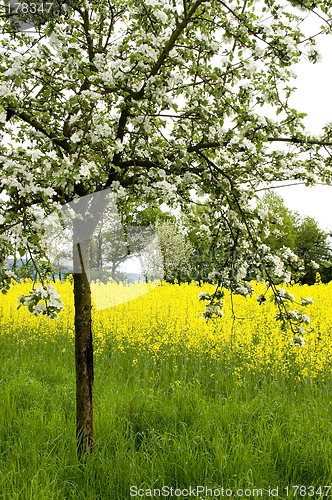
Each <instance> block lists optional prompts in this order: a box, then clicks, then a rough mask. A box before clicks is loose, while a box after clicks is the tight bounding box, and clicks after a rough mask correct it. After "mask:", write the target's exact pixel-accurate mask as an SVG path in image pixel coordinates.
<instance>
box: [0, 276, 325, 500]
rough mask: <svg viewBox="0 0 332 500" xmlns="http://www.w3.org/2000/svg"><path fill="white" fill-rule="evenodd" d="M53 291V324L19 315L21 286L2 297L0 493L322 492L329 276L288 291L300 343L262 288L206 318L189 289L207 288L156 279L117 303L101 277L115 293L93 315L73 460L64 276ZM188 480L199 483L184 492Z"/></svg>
mask: <svg viewBox="0 0 332 500" xmlns="http://www.w3.org/2000/svg"><path fill="white" fill-rule="evenodd" d="M55 286H56V288H57V290H58V291H59V293H60V294H61V297H62V299H63V300H64V303H65V306H66V308H65V310H63V311H62V312H61V313H60V314H59V319H58V320H49V319H47V318H45V317H42V316H39V317H35V316H33V315H32V314H31V313H29V312H28V310H27V309H26V308H23V307H22V308H20V309H19V310H17V301H18V296H19V295H20V294H22V293H28V291H29V290H31V287H32V285H31V283H29V282H25V283H22V284H13V286H12V287H11V289H10V290H9V292H8V294H7V295H6V296H0V330H1V334H0V343H1V345H0V359H1V374H0V383H1V390H0V464H1V467H0V498H1V499H6V500H30V499H31V500H35V499H38V500H39V499H40V500H43V499H45V500H46V499H59V500H66V499H68V500H69V499H91V500H93V499H111V500H120V499H130V498H142V497H143V498H146V497H150V498H151V497H152V498H167V497H168V498H172V497H173V498H195V497H196V498H201V499H203V498H204V499H205V498H206V499H208V498H209V499H211V498H222V497H227V498H234V499H235V498H240V493H237V492H240V491H243V493H242V496H243V497H246V498H256V497H259V498H271V497H274V498H280V499H286V498H303V497H306V498H309V497H314V498H315V499H319V498H332V493H331V490H329V489H328V488H327V486H329V485H331V480H332V466H331V464H332V453H331V450H332V432H331V431H332V427H331V422H332V417H331V415H332V411H331V410H332V408H331V404H332V400H331V381H332V376H331V366H332V307H331V299H332V283H330V284H327V285H324V284H321V283H318V284H316V285H314V286H310V287H309V286H300V285H293V286H291V287H289V289H288V291H290V292H291V293H293V294H294V295H295V297H296V299H300V298H301V297H312V299H313V301H314V303H313V305H310V306H308V307H307V308H306V311H307V314H308V315H309V316H310V318H311V323H312V325H313V326H314V327H315V330H314V331H313V332H311V333H310V334H306V335H304V337H305V341H306V343H305V345H304V346H298V345H293V343H292V341H291V338H292V333H291V332H289V331H288V332H287V331H281V329H280V324H279V323H278V322H276V321H275V320H274V315H275V314H276V310H275V306H274V304H273V302H272V301H270V300H269V299H268V300H267V301H266V302H264V303H263V304H261V305H260V304H259V303H258V302H257V300H256V298H257V294H259V293H261V292H262V291H263V288H264V287H263V285H259V284H255V294H254V296H253V297H252V298H249V299H248V298H247V299H245V298H243V297H234V298H233V300H231V297H230V296H229V295H227V294H226V297H225V316H224V317H223V318H221V319H213V320H210V321H206V320H204V319H202V317H201V315H202V312H203V311H204V308H205V304H204V303H203V302H201V301H199V300H198V293H200V292H202V291H205V292H210V291H211V289H212V288H211V285H208V284H204V285H202V286H199V284H198V283H191V284H181V285H179V284H166V283H164V284H162V285H160V286H157V287H155V288H154V289H152V290H151V291H150V292H149V293H146V294H144V295H141V296H138V297H137V298H133V299H132V300H130V301H128V302H126V300H127V299H126V297H128V293H129V290H128V287H126V286H124V285H121V284H120V285H114V284H108V285H107V286H106V287H109V288H112V287H113V292H112V293H114V296H115V297H118V299H117V305H114V306H113V307H111V308H107V309H101V310H97V309H96V308H95V309H94V310H93V335H94V349H95V384H94V433H95V452H94V454H93V455H92V456H91V457H89V459H88V460H87V463H86V464H85V465H81V464H79V463H78V462H77V459H76V448H75V373H74V331H73V326H74V316H73V314H74V309H73V293H72V283H71V281H70V280H67V282H64V283H61V282H59V281H58V282H56V284H55ZM139 286H141V285H139V284H138V285H136V289H137V287H139ZM98 294H99V297H100V300H102V298H104V297H105V296H106V288H105V285H102V284H97V285H95V290H94V296H95V297H98ZM137 295H139V294H137ZM232 310H234V312H235V315H236V318H234V316H233V315H232ZM199 485H202V486H205V487H208V488H210V490H208V491H207V492H206V491H204V493H198V492H197V491H194V492H195V494H196V495H193V494H192V495H191V496H188V495H186V494H183V493H185V492H183V490H185V489H189V487H190V486H191V487H192V488H193V489H195V488H196V487H197V486H199ZM163 486H164V487H166V486H167V487H168V489H167V490H164V495H163V496H162V495H160V496H158V495H155V496H154V497H153V496H152V495H149V491H150V490H153V489H154V488H155V489H157V490H158V489H160V490H161V488H162V487H163ZM293 486H302V490H301V489H300V488H299V489H296V488H293ZM131 487H132V489H130V488H131ZM287 487H288V489H287ZM138 488H140V489H141V491H140V493H141V495H138V494H137V495H136V496H135V493H136V492H138ZM171 488H174V490H173V491H172V490H171ZM222 488H223V489H222ZM276 488H278V491H276ZM211 489H212V491H211ZM213 489H214V490H215V495H214V494H213ZM254 489H256V490H257V491H256V492H255V491H254ZM259 489H261V491H262V495H260V492H259ZM271 489H274V493H276V494H274V495H273V494H271ZM199 491H201V490H199ZM245 491H246V494H245V493H244V492H245ZM250 491H251V494H250ZM269 491H270V493H269ZM210 492H211V493H210ZM160 493H162V491H160ZM167 493H168V494H167ZM171 493H173V496H171Z"/></svg>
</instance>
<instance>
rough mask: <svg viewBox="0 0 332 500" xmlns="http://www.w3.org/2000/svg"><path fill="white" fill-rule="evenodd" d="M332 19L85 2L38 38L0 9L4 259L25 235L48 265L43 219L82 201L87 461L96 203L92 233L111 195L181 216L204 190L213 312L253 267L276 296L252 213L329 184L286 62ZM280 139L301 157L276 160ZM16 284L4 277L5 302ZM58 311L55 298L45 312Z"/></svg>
mask: <svg viewBox="0 0 332 500" xmlns="http://www.w3.org/2000/svg"><path fill="white" fill-rule="evenodd" d="M297 7H299V9H298V8H297ZM329 7H330V6H329V1H328V0H318V1H311V0H308V1H307V2H305V4H303V2H298V1H297V0H292V2H287V3H286V5H285V6H280V5H279V4H278V3H277V2H275V1H274V0H266V1H263V2H262V4H259V5H257V8H256V7H254V6H253V4H252V2H251V1H247V0H243V1H239V2H234V3H233V2H232V3H229V2H223V1H220V0H192V1H185V2H182V1H177V0H175V1H174V2H173V1H172V2H171V1H168V0H164V1H160V0H153V1H151V0H149V1H148V0H142V1H140V2H137V1H134V0H130V1H128V2H123V0H114V1H113V2H112V3H110V2H108V1H106V0H105V1H104V0H99V1H97V2H90V1H89V0H84V1H83V0H78V1H77V2H75V3H73V4H72V11H70V12H68V13H63V14H61V15H59V17H57V18H54V19H53V20H52V19H51V20H49V19H48V22H47V23H46V24H43V20H41V21H40V22H38V23H37V22H36V33H14V32H13V27H12V24H11V22H10V20H9V19H8V18H7V17H6V15H7V11H6V8H5V7H4V6H2V7H1V8H2V9H3V12H2V15H1V17H0V23H1V24H0V29H1V40H0V45H1V61H0V106H1V108H0V124H1V129H2V133H3V134H4V138H5V141H4V142H3V143H2V144H1V150H0V162H1V170H0V186H1V193H0V194H1V195H3V194H5V195H6V196H7V198H4V197H3V199H4V202H3V204H2V206H1V207H0V234H1V240H0V246H1V253H3V255H4V256H5V257H6V256H8V255H10V254H11V253H12V252H13V245H12V236H13V235H14V234H17V235H19V242H20V243H19V245H20V248H22V250H23V251H24V252H25V251H26V250H28V252H29V254H30V255H33V256H36V257H40V260H41V259H42V258H43V257H45V254H47V248H46V244H45V238H44V228H43V223H42V220H41V217H40V213H41V211H42V212H43V213H44V214H45V215H47V214H49V213H51V212H52V211H54V210H55V209H56V210H58V211H59V210H60V206H61V205H65V204H68V203H72V202H73V201H75V209H74V210H73V212H74V213H73V242H74V245H73V259H74V298H75V357H76V364H75V365H76V388H77V390H76V395H77V397H76V399H77V438H78V453H79V456H82V455H84V453H85V452H86V451H89V450H92V447H93V433H92V385H93V362H92V360H93V348H92V329H91V291H90V286H89V279H90V269H89V251H90V250H89V243H90V240H91V237H92V235H93V231H94V229H95V227H96V225H97V224H98V218H99V219H100V217H101V216H102V214H103V210H104V208H105V206H104V205H103V203H100V204H99V205H98V210H97V211H95V213H94V216H93V217H92V218H91V220H90V226H89V231H87V228H86V220H85V219H86V214H87V211H88V210H90V208H91V205H92V204H93V203H94V202H95V201H93V198H91V195H93V194H94V193H96V194H97V193H99V192H101V191H102V190H106V189H108V188H112V191H113V192H114V193H116V195H117V197H118V199H119V200H121V199H127V198H128V197H131V198H135V199H137V200H140V201H141V202H144V203H146V204H150V203H152V202H153V203H156V201H158V200H159V202H160V203H162V202H166V203H167V204H168V205H169V206H172V205H173V204H175V203H176V202H178V203H180V204H182V205H183V206H185V205H186V203H187V200H188V199H190V193H191V192H192V190H194V191H196V193H197V194H198V196H204V197H205V199H204V203H205V205H206V207H207V214H208V220H207V224H206V227H207V228H208V231H206V229H205V228H203V229H202V228H201V229H200V230H199V231H198V233H197V236H198V237H200V236H201V235H203V234H207V235H208V238H209V240H210V243H211V246H214V247H215V248H216V251H217V252H219V251H220V252H222V255H224V257H222V258H221V259H220V260H218V262H216V264H215V269H214V270H213V273H210V279H211V280H212V281H213V282H215V284H216V285H217V290H216V295H214V296H213V297H211V301H212V303H213V300H214V299H215V298H216V297H217V295H218V294H219V290H220V289H222V288H228V289H229V290H231V291H232V292H235V293H241V294H243V295H248V294H251V293H252V288H251V287H250V285H249V284H248V283H246V282H245V281H244V280H243V278H244V277H245V276H246V272H247V269H248V267H249V266H250V265H252V261H254V262H255V263H257V277H258V278H259V279H267V280H268V281H269V283H270V286H271V287H272V289H273V291H274V293H275V294H277V293H278V291H277V288H276V287H275V284H276V283H279V282H282V281H283V280H286V281H287V280H289V273H288V272H287V271H286V270H285V269H284V267H283V262H282V260H281V258H280V257H278V256H275V255H273V253H271V252H270V251H269V249H268V248H267V246H266V245H265V244H263V242H262V240H261V238H260V236H259V234H260V232H259V231H258V227H259V225H260V224H261V221H260V219H259V217H257V214H256V213H255V211H254V210H253V208H252V203H251V202H252V199H253V198H255V196H256V189H258V186H259V185H260V183H261V182H272V181H285V180H289V179H294V178H296V179H302V180H303V181H304V182H306V183H308V184H311V183H314V182H315V181H316V180H318V179H319V180H320V181H321V182H330V181H331V171H330V164H331V157H330V156H328V157H325V156H324V155H322V154H321V149H322V148H323V147H325V148H327V147H329V146H330V145H331V142H330V136H331V130H330V128H329V127H326V128H325V131H324V133H323V134H322V136H320V137H319V138H316V137H311V136H309V135H307V134H305V133H304V131H303V125H302V122H301V120H302V117H303V116H304V115H303V113H298V112H297V111H296V110H294V109H292V108H290V107H289V105H288V100H289V96H290V94H291V90H292V89H291V86H290V79H291V77H292V73H291V71H290V66H292V65H293V64H295V63H297V62H298V61H299V60H300V58H301V57H302V56H303V55H306V56H307V57H308V58H309V60H311V61H313V62H315V61H316V60H317V52H316V51H315V47H314V45H313V44H314V42H313V40H314V38H313V37H311V36H308V35H307V34H303V33H301V31H300V27H301V20H302V19H303V18H304V17H305V16H306V15H307V14H308V12H312V13H314V14H317V15H318V16H320V18H322V17H323V18H325V20H326V23H325V25H324V27H323V28H322V31H325V32H329V31H330V23H329V19H330V12H329ZM259 108H261V109H259ZM265 111H266V113H265ZM273 111H275V114H274V115H273ZM264 113H265V115H264ZM271 116H274V118H271ZM8 137H10V141H7V140H6V139H7V138H8ZM275 142H282V143H284V144H287V143H289V144H291V145H292V146H293V147H292V149H288V150H287V149H286V150H285V151H280V150H279V149H275V148H274V147H273V144H274V143H275ZM294 146H297V148H294ZM308 151H310V155H308V154H306V153H307V152H308ZM324 151H325V150H324ZM331 156H332V155H331ZM322 162H323V163H322ZM97 199H98V196H97ZM35 207H38V210H39V211H38V213H37V212H36V208H35ZM92 222H94V224H92ZM93 225H94V226H95V227H93ZM221 234H222V238H220V235H221ZM83 236H84V239H83ZM239 248H240V249H241V252H240V253H239V252H237V249H239ZM258 256H259V258H258ZM5 257H2V261H4V260H5ZM256 261H257V262H256ZM267 269H268V272H267ZM50 272H51V269H46V268H43V269H42V270H39V271H38V273H39V274H38V275H39V277H40V279H43V277H44V276H46V275H47V274H48V273H50ZM274 276H275V277H276V281H275V280H274ZM10 278H11V276H10V274H8V272H7V271H6V270H4V269H2V271H1V283H2V289H3V290H4V291H5V290H6V288H7V287H8V285H9V283H10ZM49 293H51V292H49ZM220 293H221V292H220ZM38 298H39V299H40V300H42V299H43V296H42V295H40V296H39V297H38V294H37V293H36V291H35V292H34V295H33V297H32V298H31V300H30V299H26V301H25V303H26V304H29V306H30V308H33V307H37V302H38ZM279 298H280V297H279ZM31 301H32V302H31ZM21 303H24V298H23V299H22V300H21ZM34 304H35V306H34ZM50 304H51V305H50ZM278 305H279V307H280V314H279V317H280V319H282V320H284V319H285V318H289V315H288V313H287V308H286V306H285V304H284V302H283V300H281V299H280V300H279V302H278ZM60 308H61V304H60V303H59V302H58V298H57V297H55V296H52V300H51V301H50V303H48V304H47V306H45V308H44V310H43V313H45V314H47V315H49V316H51V317H52V316H53V317H54V316H55V315H56V313H57V311H58V310H60ZM209 311H210V312H209V313H207V317H208V316H209V314H212V313H211V311H212V312H213V311H214V309H213V308H212V309H211V307H210V309H209ZM296 328H297V326H296Z"/></svg>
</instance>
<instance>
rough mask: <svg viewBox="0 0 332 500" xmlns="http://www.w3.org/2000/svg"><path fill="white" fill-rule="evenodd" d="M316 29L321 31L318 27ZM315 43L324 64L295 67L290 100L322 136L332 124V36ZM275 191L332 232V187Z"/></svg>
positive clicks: (294, 207)
mask: <svg viewBox="0 0 332 500" xmlns="http://www.w3.org/2000/svg"><path fill="white" fill-rule="evenodd" d="M311 22H312V21H311ZM317 28H318V29H317V32H318V31H319V24H318V27H317ZM310 31H311V32H313V30H312V28H311V29H310ZM316 41H317V47H318V49H319V52H320V54H321V56H322V58H321V61H320V62H318V63H316V64H312V63H309V62H302V63H301V64H299V65H297V66H296V67H294V70H295V72H296V74H297V75H298V77H297V79H296V80H295V81H294V86H295V87H297V91H296V92H295V93H294V95H293V97H292V98H291V99H290V100H289V103H290V105H291V106H292V107H293V108H296V109H297V110H299V111H302V112H305V113H307V114H308V116H307V117H306V118H305V119H304V124H305V125H306V128H307V131H308V132H310V133H313V134H319V133H320V131H321V130H322V127H323V126H324V125H326V123H328V122H332V88H331V87H332V85H331V83H332V35H321V36H318V37H317V38H316ZM276 192H277V193H278V194H280V195H281V196H282V197H283V199H284V201H285V205H286V206H287V207H288V208H290V209H291V210H295V211H297V212H299V213H300V215H303V216H306V215H309V216H311V217H314V218H315V219H316V220H317V221H318V223H319V225H320V227H321V228H322V229H324V230H332V186H314V187H309V188H308V187H305V186H291V187H286V188H280V189H277V190H276Z"/></svg>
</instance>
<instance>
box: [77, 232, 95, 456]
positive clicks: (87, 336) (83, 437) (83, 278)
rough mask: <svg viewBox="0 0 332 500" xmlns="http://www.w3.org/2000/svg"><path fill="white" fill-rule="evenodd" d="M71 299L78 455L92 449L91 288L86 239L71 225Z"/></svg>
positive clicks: (88, 243)
mask: <svg viewBox="0 0 332 500" xmlns="http://www.w3.org/2000/svg"><path fill="white" fill-rule="evenodd" d="M73 240H74V245H73V263H74V300H75V366H76V438H77V454H78V458H79V459H82V458H84V457H85V456H86V454H88V453H91V452H92V451H93V411H92V410H93V404H92V403H93V401H92V386H93V345H92V330H91V289H90V269H89V246H90V242H89V241H84V242H77V243H76V241H77V240H76V241H75V227H74V238H73Z"/></svg>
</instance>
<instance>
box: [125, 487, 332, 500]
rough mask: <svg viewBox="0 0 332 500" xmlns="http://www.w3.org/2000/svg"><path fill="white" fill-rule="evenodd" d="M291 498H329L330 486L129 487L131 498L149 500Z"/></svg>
mask: <svg viewBox="0 0 332 500" xmlns="http://www.w3.org/2000/svg"><path fill="white" fill-rule="evenodd" d="M263 495H264V498H266V497H271V498H273V497H276V498H291V497H296V498H299V497H302V498H306V497H318V498H322V497H325V498H331V485H330V486H301V485H292V486H284V487H279V486H276V487H274V488H272V487H269V488H245V489H242V488H239V489H236V490H233V489H231V488H222V487H217V488H209V487H207V486H194V487H193V486H188V488H173V487H171V486H162V487H161V488H138V487H137V486H130V496H131V497H139V498H142V497H150V498H158V497H161V498H167V497H175V498H182V499H185V498H190V497H193V498H195V497H196V498H205V499H208V498H211V499H218V498H223V497H224V498H263Z"/></svg>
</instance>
